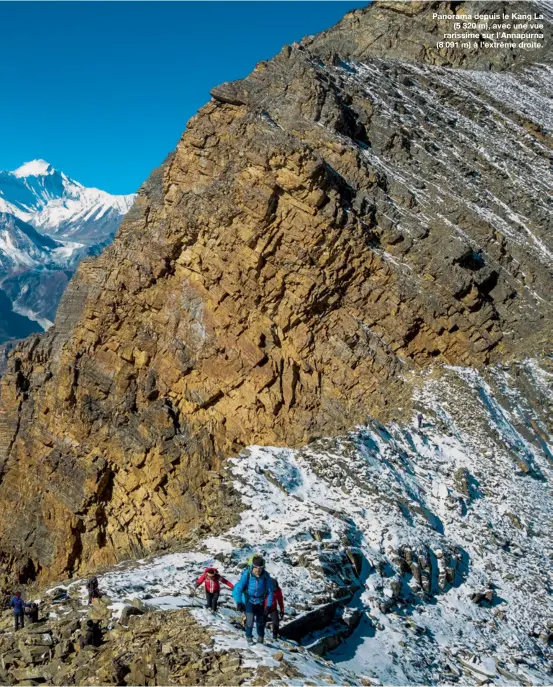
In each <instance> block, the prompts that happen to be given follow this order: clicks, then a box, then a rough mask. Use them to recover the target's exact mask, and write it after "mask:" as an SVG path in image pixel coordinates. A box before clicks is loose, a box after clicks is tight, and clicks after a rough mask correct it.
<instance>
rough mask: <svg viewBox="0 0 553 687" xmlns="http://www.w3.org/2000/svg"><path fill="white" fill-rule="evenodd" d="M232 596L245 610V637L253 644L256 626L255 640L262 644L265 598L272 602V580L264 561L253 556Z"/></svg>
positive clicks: (269, 603) (241, 608)
mask: <svg viewBox="0 0 553 687" xmlns="http://www.w3.org/2000/svg"><path fill="white" fill-rule="evenodd" d="M232 596H233V597H234V600H235V601H236V607H237V608H238V610H239V611H245V612H246V639H247V641H248V644H253V626H254V622H255V624H256V626H257V641H258V643H259V644H263V642H264V637H265V600H266V601H267V605H268V606H269V607H270V606H271V604H272V603H273V582H272V580H271V577H270V575H269V573H268V572H267V571H266V570H265V561H264V560H263V558H262V557H261V556H254V557H253V559H252V564H251V565H249V566H248V567H247V568H246V569H245V570H244V572H243V573H242V576H241V577H240V580H239V581H238V582H237V583H236V584H235V585H234V589H233V590H232Z"/></svg>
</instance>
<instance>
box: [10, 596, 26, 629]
mask: <svg viewBox="0 0 553 687" xmlns="http://www.w3.org/2000/svg"><path fill="white" fill-rule="evenodd" d="M25 606H28V604H26V603H25V602H24V601H23V599H22V598H21V592H16V593H15V596H14V597H12V600H11V601H10V608H13V618H14V621H15V631H16V632H17V631H18V630H19V628H21V629H23V628H24V627H25Z"/></svg>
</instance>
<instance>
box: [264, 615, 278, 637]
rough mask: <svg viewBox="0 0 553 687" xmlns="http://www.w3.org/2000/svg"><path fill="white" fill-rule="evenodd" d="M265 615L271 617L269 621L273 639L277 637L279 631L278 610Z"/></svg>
mask: <svg viewBox="0 0 553 687" xmlns="http://www.w3.org/2000/svg"><path fill="white" fill-rule="evenodd" d="M267 617H268V618H270V619H271V623H272V626H273V639H277V638H278V631H279V617H278V611H271V612H270V613H267Z"/></svg>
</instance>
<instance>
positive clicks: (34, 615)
mask: <svg viewBox="0 0 553 687" xmlns="http://www.w3.org/2000/svg"><path fill="white" fill-rule="evenodd" d="M25 615H27V616H28V617H29V621H30V622H31V623H38V604H36V603H35V602H34V601H31V603H30V604H28V608H27V610H26V611H25Z"/></svg>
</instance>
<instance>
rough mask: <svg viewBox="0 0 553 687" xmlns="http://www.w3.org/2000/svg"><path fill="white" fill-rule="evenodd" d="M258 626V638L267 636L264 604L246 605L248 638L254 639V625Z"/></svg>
mask: <svg viewBox="0 0 553 687" xmlns="http://www.w3.org/2000/svg"><path fill="white" fill-rule="evenodd" d="M254 622H255V624H256V625H257V636H258V637H264V636H265V608H264V607H263V604H252V603H250V602H249V601H248V603H247V604H246V637H253V624H254Z"/></svg>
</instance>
